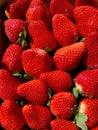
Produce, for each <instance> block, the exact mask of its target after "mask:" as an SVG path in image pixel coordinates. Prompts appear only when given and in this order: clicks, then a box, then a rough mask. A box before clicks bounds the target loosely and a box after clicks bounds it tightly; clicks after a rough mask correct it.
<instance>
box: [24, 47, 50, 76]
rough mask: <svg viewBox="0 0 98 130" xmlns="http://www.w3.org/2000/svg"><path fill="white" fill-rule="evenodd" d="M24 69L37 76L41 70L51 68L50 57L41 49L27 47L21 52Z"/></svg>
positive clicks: (45, 70) (44, 70)
mask: <svg viewBox="0 0 98 130" xmlns="http://www.w3.org/2000/svg"><path fill="white" fill-rule="evenodd" d="M22 63H23V68H24V71H25V72H26V73H28V74H30V75H32V76H35V77H39V75H40V74H41V73H43V72H47V71H50V70H51V65H52V59H51V57H50V56H49V55H48V53H47V52H46V51H44V50H42V49H39V48H34V49H27V50H25V51H23V53H22Z"/></svg>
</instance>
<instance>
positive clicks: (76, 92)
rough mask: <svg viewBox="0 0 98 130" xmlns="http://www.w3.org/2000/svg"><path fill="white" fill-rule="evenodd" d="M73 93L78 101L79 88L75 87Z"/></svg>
mask: <svg viewBox="0 0 98 130" xmlns="http://www.w3.org/2000/svg"><path fill="white" fill-rule="evenodd" d="M72 93H73V95H74V96H75V98H76V99H78V97H79V93H80V92H79V89H78V88H76V87H74V88H73V89H72Z"/></svg>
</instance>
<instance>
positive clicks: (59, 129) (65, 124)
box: [50, 119, 79, 130]
mask: <svg viewBox="0 0 98 130" xmlns="http://www.w3.org/2000/svg"><path fill="white" fill-rule="evenodd" d="M50 125H51V128H52V130H79V128H78V127H77V126H76V125H75V124H74V123H73V122H71V121H69V120H63V119H54V120H52V121H51V122H50Z"/></svg>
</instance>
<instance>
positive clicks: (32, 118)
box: [22, 104, 52, 129]
mask: <svg viewBox="0 0 98 130" xmlns="http://www.w3.org/2000/svg"><path fill="white" fill-rule="evenodd" d="M22 111H23V115H24V118H25V121H26V123H27V124H28V126H29V127H30V128H33V129H45V128H47V127H48V126H49V123H50V121H51V119H52V114H51V112H50V110H49V109H48V108H47V107H45V106H37V105H30V104H27V105H25V106H23V109H22Z"/></svg>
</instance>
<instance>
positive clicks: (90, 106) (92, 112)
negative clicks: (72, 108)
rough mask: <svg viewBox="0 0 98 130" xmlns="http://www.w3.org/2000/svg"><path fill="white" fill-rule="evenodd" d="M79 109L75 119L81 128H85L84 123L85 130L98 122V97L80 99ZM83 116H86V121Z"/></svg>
mask: <svg viewBox="0 0 98 130" xmlns="http://www.w3.org/2000/svg"><path fill="white" fill-rule="evenodd" d="M78 111H79V113H78V115H77V116H76V117H75V120H76V124H77V125H78V126H79V127H80V128H82V129H83V124H84V126H85V130H86V129H88V128H91V127H94V126H95V125H97V124H98V99H94V98H91V99H90V98H84V99H83V100H82V101H80V104H79V110H78ZM83 117H85V120H84V122H83ZM79 121H80V122H79ZM87 127H88V128H87Z"/></svg>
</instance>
